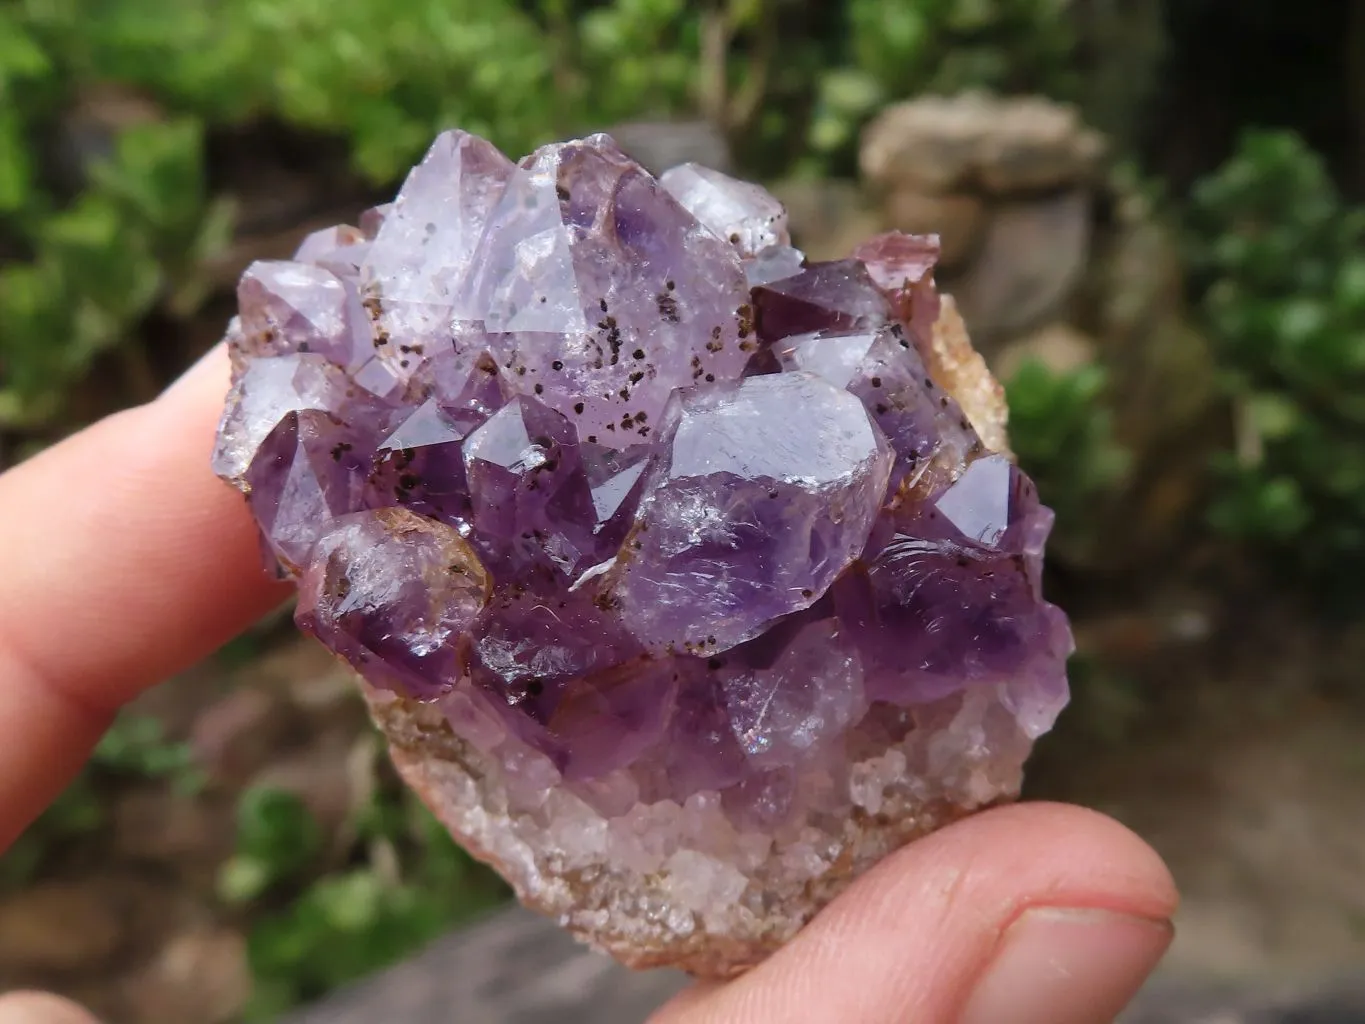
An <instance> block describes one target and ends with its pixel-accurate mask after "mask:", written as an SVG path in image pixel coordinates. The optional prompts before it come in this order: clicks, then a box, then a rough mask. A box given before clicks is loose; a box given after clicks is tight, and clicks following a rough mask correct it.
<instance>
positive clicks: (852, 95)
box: [807, 0, 1080, 163]
mask: <svg viewBox="0 0 1365 1024" xmlns="http://www.w3.org/2000/svg"><path fill="white" fill-rule="evenodd" d="M1072 6H1073V4H1072V2H1071V0H921V2H919V3H886V2H885V0H847V3H846V4H845V7H846V11H847V19H848V21H847V30H848V36H847V42H846V44H845V47H844V49H843V52H842V54H840V58H841V59H840V60H839V61H838V63H836V64H835V66H833V67H832V68H830V69H829V70H828V71H826V72H825V73H824V74H822V75H821V76H820V79H819V81H818V84H817V94H816V95H817V100H816V107H815V116H814V117H813V118H812V120H811V123H810V127H809V129H808V133H807V139H808V142H809V144H810V147H811V149H812V151H813V152H814V153H815V154H817V155H819V156H820V157H822V158H824V159H826V160H832V161H834V162H835V163H839V162H841V161H840V158H841V157H843V158H844V160H847V158H848V154H849V153H850V151H851V149H852V146H853V144H854V141H855V139H856V136H857V131H858V129H859V128H860V127H861V125H862V123H863V122H864V121H865V120H866V119H867V118H868V117H870V116H871V115H872V114H873V113H875V111H876V110H877V108H878V107H880V106H881V105H882V104H884V103H886V102H887V101H889V100H894V99H898V98H901V97H904V96H910V95H914V94H917V93H923V92H931V93H943V94H950V93H955V92H960V91H962V90H964V89H990V90H994V91H997V92H1007V93H1009V92H1040V93H1043V94H1045V95H1048V96H1052V97H1055V98H1058V99H1070V98H1072V97H1074V96H1075V95H1076V94H1077V92H1078V87H1079V84H1080V76H1079V74H1078V72H1077V70H1076V63H1075V60H1074V52H1075V48H1076V45H1077V42H1078V39H1077V33H1076V30H1075V28H1074V26H1073V25H1072V23H1071V22H1070V21H1069V20H1068V18H1067V13H1068V10H1069V8H1071V7H1072Z"/></svg>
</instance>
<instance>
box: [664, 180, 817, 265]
mask: <svg viewBox="0 0 1365 1024" xmlns="http://www.w3.org/2000/svg"><path fill="white" fill-rule="evenodd" d="M659 184H661V185H663V187H664V188H665V189H667V190H668V192H669V193H670V194H671V195H672V196H673V197H674V198H675V199H677V200H678V202H680V203H682V205H683V207H684V208H686V210H687V212H688V213H690V214H692V216H694V217H696V218H697V220H699V221H701V222H702V224H704V225H705V226H706V227H708V228H710V229H711V230H712V231H714V232H715V233H716V234H718V235H719V236H720V237H721V238H724V239H727V240H728V241H729V242H730V244H731V245H733V246H734V247H735V248H736V249H737V250H738V251H739V253H740V255H741V256H744V257H746V258H748V257H753V256H757V255H758V254H759V253H761V252H762V251H763V250H764V249H767V248H769V247H775V246H786V245H790V244H791V236H790V235H789V234H787V211H786V209H785V208H784V207H783V205H782V204H781V203H779V202H778V201H777V200H776V199H774V198H773V197H772V196H771V195H769V194H768V192H767V191H766V190H765V189H764V188H763V187H762V186H760V185H754V184H751V183H750V182H747V181H740V180H739V179H738V178H732V177H730V176H729V175H728V174H721V173H720V171H713V170H711V169H710V168H709V167H702V166H701V165H700V164H683V165H681V166H680V167H674V168H672V169H670V170H667V171H665V172H664V173H663V175H662V176H661V177H660V178H659Z"/></svg>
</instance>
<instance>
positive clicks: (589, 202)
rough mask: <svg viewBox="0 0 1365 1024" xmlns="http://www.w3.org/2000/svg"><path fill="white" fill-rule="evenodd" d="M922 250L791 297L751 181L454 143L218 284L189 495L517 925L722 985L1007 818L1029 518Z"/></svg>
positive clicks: (1037, 721) (776, 234)
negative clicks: (353, 689)
mask: <svg viewBox="0 0 1365 1024" xmlns="http://www.w3.org/2000/svg"><path fill="white" fill-rule="evenodd" d="M937 254H938V250H937V239H936V238H934V237H932V236H928V237H914V236H908V235H898V234H892V235H885V236H881V237H878V238H874V239H871V240H870V241H868V242H867V243H865V244H864V245H862V246H861V247H859V248H858V249H857V250H856V251H855V252H853V253H851V254H849V256H848V258H847V259H843V260H838V261H834V262H827V263H807V261H806V260H805V259H804V257H803V256H802V255H801V253H799V252H797V251H796V250H795V249H793V248H792V247H791V245H790V239H789V237H788V234H787V228H786V215H785V212H784V211H783V209H782V207H781V206H780V204H778V203H777V201H776V200H774V199H773V198H772V197H771V196H770V195H768V194H767V193H766V192H765V191H764V190H763V189H761V188H759V187H758V186H756V185H752V184H748V183H744V182H740V181H736V180H734V179H732V178H729V177H726V176H724V175H722V174H720V173H718V172H715V171H712V170H708V169H706V168H703V167H698V166H695V165H687V166H683V167H679V168H675V169H673V170H670V171H668V172H666V173H665V174H663V175H662V177H660V178H658V179H656V178H654V177H652V176H651V175H650V174H648V173H647V172H646V171H644V170H643V169H642V168H641V167H639V166H638V165H637V164H636V163H635V162H634V161H632V160H631V159H630V158H628V157H627V156H626V155H625V154H624V153H622V152H621V151H620V150H619V149H618V148H617V146H616V145H615V144H614V143H613V142H612V140H611V139H610V138H608V137H606V136H603V135H596V136H592V137H590V138H587V139H583V140H578V141H573V142H566V143H561V144H556V145H551V146H546V147H544V148H542V149H540V150H537V151H536V152H535V153H533V154H531V155H530V156H528V157H526V158H525V159H524V160H522V161H521V162H520V163H512V162H511V161H510V160H508V159H507V158H506V157H504V156H503V155H502V154H501V153H499V152H498V151H497V150H496V149H495V148H494V147H493V146H491V145H490V144H489V143H487V142H485V141H483V140H481V139H479V138H476V137H474V136H471V135H468V134H466V133H463V132H459V131H452V132H448V133H446V134H444V135H442V136H440V137H439V138H438V139H437V140H436V142H435V144H434V145H433V146H432V148H431V150H430V152H429V153H428V154H427V156H426V157H425V159H424V160H423V161H422V162H421V163H420V164H419V165H418V166H417V167H416V168H414V169H413V171H412V173H411V175H410V176H409V177H408V179H407V182H406V183H405V184H404V186H403V188H402V191H401V192H400V193H399V195H398V197H397V199H396V200H395V202H394V203H392V204H391V205H389V206H385V207H380V208H377V209H375V210H371V211H369V212H367V213H366V214H365V215H364V216H363V217H362V218H361V223H360V226H359V227H358V228H352V227H347V226H342V227H337V228H333V229H329V230H327V231H323V232H318V233H316V234H314V235H311V236H309V237H308V238H307V239H306V240H305V241H304V242H303V245H302V246H301V247H300V249H299V251H298V253H297V254H296V255H295V258H294V259H293V260H292V261H281V262H260V263H256V264H254V265H252V266H251V267H250V268H249V269H248V270H247V272H246V274H245V275H244V277H243V278H242V282H241V287H240V294H239V298H240V316H239V317H238V318H236V319H235V320H234V321H233V322H232V324H231V325H230V327H229V330H228V345H229V347H230V350H231V353H232V360H233V368H234V383H233V388H232V392H231V394H230V396H229V398H228V403H227V408H226V411H225V413H224V416H223V420H222V425H221V428H220V432H219V438H218V445H217V449H216V451H215V454H214V468H215V471H216V472H217V473H218V474H219V475H220V476H221V477H223V478H224V479H225V480H227V481H229V482H230V483H232V484H233V485H235V486H236V487H238V488H239V489H241V490H242V491H243V493H244V494H245V495H246V497H247V501H248V502H249V504H250V506H251V509H252V512H253V513H254V515H255V517H256V519H257V521H258V522H259V524H260V527H261V534H262V538H263V548H264V552H265V558H266V560H267V563H268V564H269V565H270V566H271V567H272V568H275V569H277V570H278V571H280V572H282V573H284V574H286V575H288V576H291V577H293V578H295V579H296V580H297V582H298V588H299V602H298V610H297V621H298V623H299V625H300V626H301V627H302V628H303V629H304V630H306V631H308V632H310V633H312V634H314V635H315V636H317V637H318V638H319V639H320V640H321V641H322V642H323V643H324V644H326V645H327V646H328V647H329V648H331V649H332V650H333V651H335V652H336V653H337V654H338V655H340V656H341V657H343V658H345V659H346V660H347V661H348V662H350V664H351V665H353V666H354V667H355V668H356V670H357V671H358V672H359V673H360V675H361V676H362V677H363V678H364V688H365V692H366V695H367V698H368V700H369V701H370V704H371V709H372V712H373V714H374V717H375V719H376V721H377V722H378V723H379V725H380V726H381V728H382V729H383V730H384V732H385V733H386V734H387V736H388V738H389V740H390V742H391V744H392V749H393V757H394V760H395V762H396V763H397V765H398V767H399V769H400V770H401V771H402V772H403V774H404V776H405V777H406V778H407V779H408V781H409V782H410V783H411V784H412V785H413V786H414V787H415V788H416V789H417V791H418V792H419V793H420V794H421V795H422V796H423V798H424V799H425V800H426V801H427V803H428V804H429V805H430V806H431V807H432V808H433V810H434V811H435V812H436V813H437V814H438V816H439V817H440V818H441V819H442V820H443V821H444V823H445V824H446V825H447V826H448V827H449V828H450V830H451V831H452V833H454V835H455V836H456V837H457V838H458V839H459V840H460V841H461V842H463V843H464V844H465V845H466V846H468V847H469V848H470V849H471V850H472V851H473V852H474V853H475V854H477V855H478V856H480V857H483V858H485V859H486V860H488V861H489V862H490V863H492V864H493V865H494V866H495V867H497V869H498V870H499V871H501V872H502V873H503V874H504V875H505V876H506V877H507V878H508V880H509V881H510V882H511V883H512V884H513V885H514V886H515V887H516V890H517V892H518V894H519V895H520V897H521V898H522V900H523V901H524V902H526V903H527V904H529V905H531V906H533V907H536V908H539V909H541V910H543V911H545V912H547V913H550V914H553V915H555V916H556V917H557V918H558V919H559V920H560V921H561V922H562V923H563V924H564V925H565V926H566V927H568V928H570V929H572V930H573V931H574V932H575V933H577V934H579V935H580V936H582V937H584V938H586V939H587V940H589V941H591V942H593V943H594V944H596V945H598V946H599V947H601V948H604V949H606V950H608V951H610V952H611V953H613V954H614V955H615V956H617V957H618V958H620V959H621V960H623V961H625V962H627V963H630V964H633V965H639V966H645V965H655V964H673V965H677V966H681V967H683V968H686V969H688V970H690V971H693V972H695V973H697V974H702V975H710V976H723V975H727V974H732V973H734V972H736V971H739V970H743V969H744V968H745V967H747V966H750V965H752V964H753V963H755V962H757V961H758V960H760V959H761V958H762V957H764V956H765V955H767V954H768V953H769V952H771V951H772V950H773V949H775V948H776V947H777V946H779V945H780V944H781V943H782V942H784V941H785V940H787V939H788V938H790V937H791V936H792V935H793V934H794V933H795V931H796V930H797V929H798V928H799V927H800V926H801V925H802V924H803V923H804V922H805V921H807V920H808V919H809V918H810V917H811V916H812V915H813V914H814V913H815V912H816V911H817V910H818V909H819V908H820V907H821V906H822V905H823V904H824V903H826V902H827V901H828V900H829V899H830V898H832V897H833V896H834V895H835V894H837V893H838V892H839V890H840V889H842V888H843V887H844V886H846V885H847V884H848V883H849V882H850V881H851V880H852V879H853V878H854V877H856V876H857V875H858V874H859V873H860V872H861V871H863V870H865V869H866V868H868V867H869V866H871V865H872V864H873V863H875V862H876V861H877V860H878V859H879V858H881V857H883V856H884V855H886V854H887V853H888V852H890V851H891V850H892V849H894V848H895V847H897V846H899V845H901V844H903V843H904V842H906V841H908V840H910V839H913V838H914V837H916V836H919V835H922V834H924V833H926V832H929V831H931V830H933V829H935V828H937V827H939V826H941V825H943V824H944V823H946V822H948V821H950V820H952V819H953V818H956V817H959V816H961V815H963V814H966V813H969V812H970V811H972V810H974V809H978V808H981V807H984V806H987V805H989V804H992V803H995V802H998V801H1000V800H1005V799H1009V798H1011V797H1013V796H1014V795H1015V794H1016V793H1017V791H1018V786H1019V781H1020V774H1021V767H1022V764H1023V761H1024V759H1025V757H1026V756H1027V754H1028V752H1029V748H1030V746H1031V744H1032V741H1033V740H1034V739H1035V738H1036V737H1038V736H1039V735H1040V734H1042V733H1043V732H1045V731H1046V730H1047V729H1048V728H1050V726H1051V725H1052V722H1053V720H1054V719H1055V717H1056V715H1057V713H1058V712H1059V711H1060V709H1061V707H1062V706H1063V704H1064V703H1065V702H1066V696H1067V688H1066V678H1065V670H1064V668H1065V661H1066V658H1067V656H1068V655H1069V653H1070V651H1071V638H1070V633H1069V631H1068V628H1067V623H1066V619H1065V617H1064V616H1063V614H1062V613H1061V612H1060V611H1059V610H1058V609H1056V608H1055V607H1053V606H1052V605H1050V604H1048V603H1046V602H1045V601H1044V600H1043V597H1042V593H1041V588H1040V575H1041V569H1042V558H1043V545H1044V542H1045V540H1046V538H1047V535H1048V531H1049V529H1050V527H1051V521H1052V516H1051V513H1050V512H1049V511H1048V510H1047V509H1046V508H1044V507H1042V506H1041V505H1040V504H1039V503H1038V498H1037V495H1036V493H1035V490H1034V488H1033V485H1032V483H1031V482H1030V481H1029V480H1028V478H1027V477H1026V476H1025V475H1024V474H1023V473H1021V472H1020V471H1019V469H1018V468H1017V467H1016V466H1015V465H1014V464H1013V462H1012V460H1011V458H1010V456H1009V454H1008V451H1007V450H1006V442H1005V436H1004V421H1005V415H1004V407H1003V404H1002V400H1001V396H1000V390H999V387H998V385H997V384H996V383H995V382H994V381H993V380H992V379H991V377H990V375H989V373H988V372H987V371H986V369H985V366H984V364H983V363H982V362H981V360H980V358H979V357H978V356H977V355H976V354H975V353H974V352H973V351H972V349H971V345H970V343H969V342H968V341H967V338H966V334H965V332H964V330H963V329H962V325H961V321H960V319H959V318H958V317H957V316H956V313H955V310H954V308H953V306H952V303H951V300H950V299H948V298H946V297H944V298H942V299H940V297H939V296H938V295H937V294H936V292H935V289H934V285H933V277H932V274H933V268H934V264H935V260H936V258H937Z"/></svg>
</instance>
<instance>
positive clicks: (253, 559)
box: [0, 347, 1176, 1024]
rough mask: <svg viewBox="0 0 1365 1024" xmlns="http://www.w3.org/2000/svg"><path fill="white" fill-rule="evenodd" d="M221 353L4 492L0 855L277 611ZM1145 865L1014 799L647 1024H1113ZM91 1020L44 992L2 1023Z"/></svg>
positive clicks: (909, 856)
mask: <svg viewBox="0 0 1365 1024" xmlns="http://www.w3.org/2000/svg"><path fill="white" fill-rule="evenodd" d="M227 374H228V370H227V359H226V355H225V353H224V352H223V350H222V349H221V347H220V348H218V349H215V350H214V351H212V352H210V353H209V354H208V355H207V356H206V357H205V358H204V359H203V360H201V361H200V362H199V363H198V364H197V365H196V366H194V367H193V368H191V370H190V371H189V372H188V373H186V374H185V376H184V377H182V378H181V379H180V380H179V381H177V382H176V383H175V384H173V385H172V386H171V387H170V388H169V389H167V391H166V392H165V393H164V394H163V395H161V397H159V398H158V399H156V400H155V401H153V402H151V403H149V404H147V405H144V406H141V407H139V408H136V409H131V410H128V411H127V412H122V413H119V414H117V415H114V416H111V417H109V418H108V419H105V420H103V421H101V422H99V423H97V424H95V425H94V426H92V427H90V428H88V429H86V430H84V431H81V432H80V433H78V434H76V435H74V436H72V437H70V438H69V439H67V440H65V441H63V442H62V443H60V444H57V445H55V446H53V447H52V448H49V449H48V450H46V451H44V452H43V453H42V454H40V455H38V456H36V457H34V458H33V459H30V460H29V461H27V462H25V463H22V464H21V465H19V466H16V467H15V468H13V469H11V470H10V471H9V472H7V473H5V474H3V475H0V538H3V539H4V540H3V545H0V580H3V581H4V586H3V587H0V849H3V848H5V847H7V846H8V845H9V844H10V843H11V842H13V840H14V838H15V837H16V836H17V835H18V834H19V833H20V832H21V831H22V830H23V829H24V828H25V827H27V825H28V824H29V823H30V822H31V821H32V820H33V819H34V818H35V817H36V816H37V815H38V814H39V813H40V812H41V811H42V809H43V808H44V807H45V806H47V804H48V803H49V802H50V801H51V800H52V799H53V798H54V797H55V796H56V795H57V794H58V793H59V792H60V791H61V790H62V788H63V787H64V786H65V785H66V784H67V783H68V782H69V781H70V780H71V779H72V778H73V777H74V776H75V774H76V773H77V772H78V771H79V769H80V767H81V765H82V763H83V762H84V761H85V759H86V757H87V756H88V755H89V753H90V751H91V749H92V748H93V746H94V744H95V742H96V741H97V740H98V739H99V737H100V735H101V734H102V733H103V732H104V730H105V729H106V728H107V727H108V725H109V723H110V721H111V720H112V718H113V716H114V714H115V712H116V711H117V710H118V708H119V707H120V706H122V705H123V704H124V703H126V702H127V701H129V700H131V699H132V698H133V697H134V696H136V695H137V694H138V693H139V692H140V691H141V690H143V689H144V688H146V687H148V686H150V685H152V684H154V683H156V682H158V681H160V680H162V679H165V678H166V677H168V676H170V675H173V674H174V673H176V672H177V671H180V670H182V669H184V668H186V667H188V666H190V665H192V664H193V663H194V662H196V661H198V660H199V659H201V658H203V657H205V656H207V655H208V654H210V653H211V652H212V651H213V650H215V649H216V648H217V647H218V646H219V645H220V644H222V643H223V642H225V641H226V640H228V639H230V638H231V637H232V636H234V635H235V634H237V633H238V632H240V631H241V630H242V629H244V628H246V627H247V626H248V625H250V624H251V623H252V622H253V621H255V620H256V619H257V618H258V617H259V616H260V615H262V614H264V613H265V612H266V611H267V610H269V609H270V608H271V607H273V606H274V605H276V604H277V603H278V602H280V601H281V600H282V599H283V598H284V597H285V595H286V594H287V587H285V586H284V585H282V584H279V583H276V582H274V581H271V580H269V579H268V578H267V577H266V575H265V574H264V573H263V572H262V571H261V569H260V568H259V565H260V559H259V554H258V551H259V548H258V545H257V538H256V533H255V527H254V526H253V524H252V522H251V518H250V516H249V515H248V513H247V510H246V508H245V506H244V504H243V502H242V499H241V497H240V495H238V494H236V493H235V492H233V491H232V490H230V489H229V488H227V487H225V486H224V485H223V484H222V483H221V482H220V481H218V480H217V479H216V478H214V476H213V475H212V474H211V473H210V472H209V468H208V460H209V451H210V449H211V445H212V439H213V433H214V428H215V426H216V423H217V419H218V416H219V412H220V410H221V407H222V400H223V395H224V394H225V392H226V388H227ZM1175 906H1176V891H1175V886H1174V883H1173V881H1172V880H1171V877H1170V874H1169V872H1168V871H1167V870H1166V868H1165V866H1164V865H1163V864H1162V862H1161V860H1160V858H1159V857H1158V856H1157V854H1156V853H1155V852H1154V851H1153V850H1152V849H1151V848H1150V847H1148V846H1147V845H1146V844H1145V843H1144V842H1143V841H1142V840H1141V839H1139V838H1138V837H1137V836H1135V835H1134V834H1133V833H1131V832H1129V831H1128V830H1127V829H1125V828H1124V827H1123V826H1121V825H1119V824H1117V823H1116V822H1114V821H1112V820H1110V819H1108V818H1105V817H1103V816H1101V815H1099V814H1096V813H1094V812H1091V811H1087V810H1083V809H1081V808H1077V807H1068V806H1063V805H1057V804H1019V805H1016V806H1012V807H1005V808H999V809H995V810H990V811H987V812H985V813H982V814H978V815H975V816H973V817H971V818H968V819H966V820H964V821H961V822H959V823H957V824H954V825H951V826H949V827H948V828H945V829H943V830H941V831H939V832H937V833H935V834H933V835H931V836H929V837H927V838H925V839H922V840H920V841H918V842H916V843H913V844H911V845H910V846H908V847H906V848H904V849H902V850H900V851H899V852H897V853H895V854H893V855H892V856H890V857H888V858H887V859H886V860H885V861H883V862H882V863H881V864H879V865H878V866H877V867H876V868H874V869H873V870H872V871H870V872H868V873H867V874H866V875H865V876H863V877H862V878H861V879H859V880H858V881H857V882H856V883H855V884H854V885H853V886H852V887H851V888H850V889H849V890H848V891H847V892H845V893H844V894H843V895H842V896H840V897H839V898H838V899H837V900H835V901H834V902H833V903H832V904H831V905H830V906H829V907H828V908H826V909H825V911H823V912H822V913H821V914H820V915H819V916H818V917H817V918H816V919H815V920H814V921H813V922H812V923H811V924H810V925H808V926H807V927H806V928H805V929H804V930H803V931H802V932H801V933H800V934H799V935H798V936H797V937H796V938H795V939H794V940H793V941H792V942H790V943H789V944H788V945H787V946H786V947H785V948H784V949H782V950H781V951H780V952H779V953H777V954H776V955H775V956H773V957H772V958H771V959H769V960H768V961H767V962H766V963H764V964H762V965H761V966H759V967H758V968H756V969H755V970H753V971H751V972H749V973H748V974H746V975H744V976H743V977H741V978H738V979H736V980H735V981H731V982H727V983H724V984H706V985H698V986H696V987H694V988H692V989H690V990H688V991H687V992H685V993H683V994H682V995H681V996H679V997H678V998H676V999H675V1000H673V1001H672V1002H671V1003H669V1004H668V1005H667V1006H665V1007H664V1008H663V1009H661V1010H660V1011H659V1012H658V1013H657V1014H656V1015H655V1017H654V1018H652V1024H806V1022H809V1024H830V1022H833V1021H838V1022H840V1024H902V1022H904V1024H940V1022H942V1024H1108V1022H1111V1021H1113V1020H1114V1018H1115V1016H1116V1015H1117V1014H1118V1013H1119V1011H1120V1010H1121V1009H1122V1007H1123V1006H1124V1005H1125V1004H1126V1003H1127V1002H1128V1001H1129V999H1130V998H1131V997H1132V995H1133V994H1134V993H1135V992H1136V990H1137V988H1138V987H1139V986H1140V985H1141V983H1142V982H1143V980H1144V979H1145V978H1146V977H1147V975H1148V974H1149V973H1150V972H1151V970H1152V969H1153V968H1154V967H1155V966H1156V964H1157V962H1158V961H1159V960H1160V958H1161V956H1162V955H1163V954H1164V952H1165V950H1166V948H1167V946H1168V945H1169V943H1170V940H1171V937H1172V934H1173V933H1172V928H1171V924H1170V921H1171V917H1172V915H1173V913H1174V911H1175ZM21 1022H23V1024H92V1022H93V1018H92V1017H90V1016H89V1014H87V1013H86V1012H85V1011H84V1010H82V1009H80V1008H79V1007H77V1006H75V1005H74V1004H71V1003H69V1002H67V1001H65V1000H62V999H58V998H56V997H54V996H50V995H44V994H39V993H11V994H9V995H7V996H0V1024H21Z"/></svg>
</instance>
